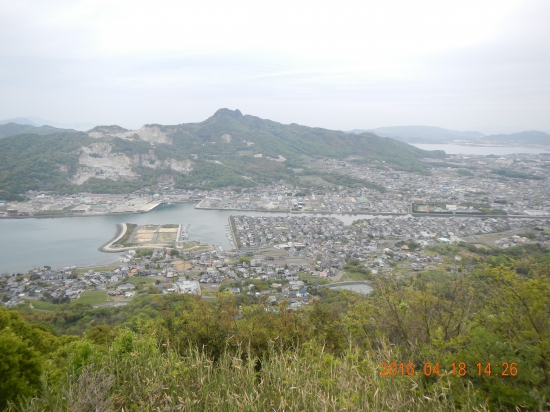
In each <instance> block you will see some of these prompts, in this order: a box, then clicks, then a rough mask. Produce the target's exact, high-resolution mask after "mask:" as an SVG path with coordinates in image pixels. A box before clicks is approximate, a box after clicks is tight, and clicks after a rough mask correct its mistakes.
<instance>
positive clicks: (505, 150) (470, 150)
mask: <svg viewBox="0 0 550 412" xmlns="http://www.w3.org/2000/svg"><path fill="white" fill-rule="evenodd" d="M412 146H415V147H418V148H419V149H424V150H443V151H445V153H447V154H465V155H483V156H488V155H495V156H502V155H509V154H516V153H529V154H540V153H550V149H537V148H535V147H508V146H460V145H457V144H424V143H414V144H412Z"/></svg>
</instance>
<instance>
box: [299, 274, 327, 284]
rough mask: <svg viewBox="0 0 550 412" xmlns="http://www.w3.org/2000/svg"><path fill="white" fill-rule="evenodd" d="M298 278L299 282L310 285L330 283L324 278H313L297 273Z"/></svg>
mask: <svg viewBox="0 0 550 412" xmlns="http://www.w3.org/2000/svg"><path fill="white" fill-rule="evenodd" d="M298 278H300V280H303V281H304V282H306V281H307V282H310V283H315V282H317V283H318V284H319V285H325V284H327V283H330V280H328V279H326V278H321V277H319V276H313V275H308V274H307V273H298Z"/></svg>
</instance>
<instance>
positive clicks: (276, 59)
mask: <svg viewBox="0 0 550 412" xmlns="http://www.w3.org/2000/svg"><path fill="white" fill-rule="evenodd" d="M548 20H550V3H549V2H547V1H542V0H524V1H522V0H500V1H495V0H485V1H479V0H478V1H473V0H462V1H456V0H449V1H446V2H440V1H434V0H419V1H415V2H410V1H405V0H393V1H374V2H368V3H365V4H363V3H362V2H357V1H352V0H346V1H341V2H338V3H334V2H329V1H320V2H319V1H316V2H313V1H293V2H290V1H281V2H277V3H273V4H259V3H254V2H250V1H245V0H236V1H234V2H231V3H227V2H222V1H219V0H211V1H201V2H198V1H191V2H185V3H181V2H174V1H168V0H164V1H156V2H154V3H153V2H151V1H132V2H130V1H127V0H121V1H120V2H116V3H115V4H113V3H112V2H107V1H94V2H93V3H90V2H85V1H66V0H54V1H51V2H48V3H43V4H42V3H36V2H32V1H30V0H22V1H20V2H8V1H6V0H0V23H1V24H0V40H1V41H0V53H1V56H2V60H1V62H2V64H1V65H0V73H1V74H2V75H1V76H0V90H2V97H3V99H2V100H1V103H0V120H3V119H9V118H15V117H37V118H41V119H46V120H48V121H51V122H54V123H57V124H67V125H69V124H74V123H86V124H90V125H91V124H95V125H105V124H117V125H120V126H122V127H125V128H129V129H136V128H139V127H141V126H142V125H143V124H146V123H159V124H180V123H191V122H201V121H203V120H205V119H207V118H208V117H210V116H211V115H212V114H214V112H215V111H216V110H218V109H219V108H225V107H227V108H229V109H232V110H234V109H239V110H241V112H242V113H243V114H250V115H253V116H258V117H261V118H264V119H270V120H273V121H276V122H280V123H287V124H288V123H298V124H302V125H306V126H312V127H323V128H327V129H336V130H352V129H373V128H377V127H384V126H410V125H427V126H437V127H443V128H446V129H451V130H458V131H470V130H472V131H480V132H483V133H486V134H491V133H513V132H519V131H525V130H539V131H544V132H550V116H548V113H550V76H548V73H550V27H549V26H548V24H547V22H548Z"/></svg>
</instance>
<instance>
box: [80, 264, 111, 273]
mask: <svg viewBox="0 0 550 412" xmlns="http://www.w3.org/2000/svg"><path fill="white" fill-rule="evenodd" d="M115 269H118V266H117V265H112V266H101V267H96V268H86V269H77V270H75V273H76V274H77V275H82V274H84V273H88V271H89V270H93V271H94V272H109V271H111V270H115Z"/></svg>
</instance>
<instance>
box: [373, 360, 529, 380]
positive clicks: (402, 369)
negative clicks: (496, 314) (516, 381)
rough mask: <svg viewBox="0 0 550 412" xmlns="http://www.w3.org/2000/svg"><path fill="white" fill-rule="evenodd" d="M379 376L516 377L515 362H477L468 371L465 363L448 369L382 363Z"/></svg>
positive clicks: (450, 366) (432, 364)
mask: <svg viewBox="0 0 550 412" xmlns="http://www.w3.org/2000/svg"><path fill="white" fill-rule="evenodd" d="M381 366H382V372H381V373H380V375H381V376H414V375H416V374H417V373H418V374H419V375H422V374H423V375H424V376H432V375H436V376H439V375H441V376H459V377H464V376H466V375H467V374H468V373H469V374H470V376H471V375H476V374H477V375H478V376H482V375H487V376H503V377H510V376H511V377H513V376H517V375H518V364H517V362H500V363H498V362H493V363H491V362H485V363H482V362H478V363H476V364H475V365H474V366H473V367H472V368H471V369H468V365H467V364H466V362H453V363H451V364H450V365H449V367H448V368H444V367H442V366H441V365H440V364H439V362H435V363H432V362H425V363H424V364H423V365H422V367H421V368H420V367H416V365H415V364H414V363H413V362H407V363H405V362H382V365H381Z"/></svg>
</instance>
